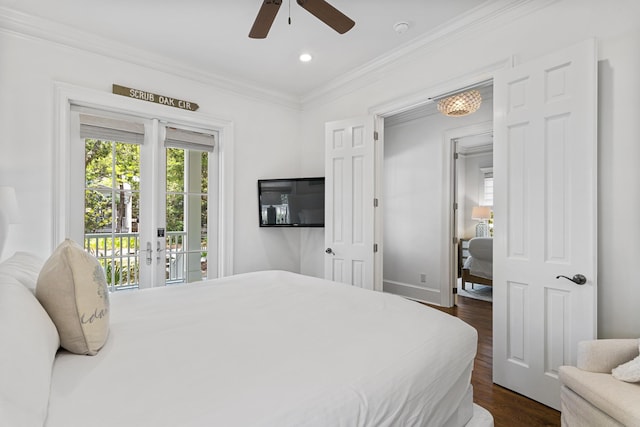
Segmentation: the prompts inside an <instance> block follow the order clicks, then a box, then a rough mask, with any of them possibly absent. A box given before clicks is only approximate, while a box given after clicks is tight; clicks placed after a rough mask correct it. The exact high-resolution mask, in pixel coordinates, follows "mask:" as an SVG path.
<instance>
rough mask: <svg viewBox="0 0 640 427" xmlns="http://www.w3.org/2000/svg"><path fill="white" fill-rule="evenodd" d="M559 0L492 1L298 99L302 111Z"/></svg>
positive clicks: (360, 87)
mask: <svg viewBox="0 0 640 427" xmlns="http://www.w3.org/2000/svg"><path fill="white" fill-rule="evenodd" d="M558 1H560V0H492V1H489V2H488V3H486V4H483V5H481V6H478V7H476V8H474V9H472V10H470V11H469V12H467V13H466V14H463V15H461V16H459V17H456V18H455V19H454V20H452V21H448V22H446V23H444V24H442V25H440V26H439V27H437V28H435V29H434V30H433V31H431V32H429V33H426V34H424V35H423V36H421V37H418V38H416V39H413V40H411V41H409V42H408V43H406V44H405V45H403V46H401V47H399V48H397V49H394V50H393V51H392V52H390V53H388V54H385V55H382V56H379V57H378V58H376V59H374V60H372V61H370V62H368V63H366V64H363V65H362V66H360V67H358V68H356V69H354V70H353V71H351V72H348V73H345V74H343V75H342V76H340V77H339V78H337V79H334V80H332V81H330V82H329V83H327V84H326V85H324V86H321V87H319V88H317V89H315V90H313V91H311V92H309V93H308V94H307V95H304V96H303V97H302V99H301V102H302V105H303V108H305V109H306V108H309V107H313V106H317V105H322V104H324V103H327V102H330V101H332V100H334V99H336V98H338V97H340V96H344V95H345V94H346V93H351V92H353V91H356V90H358V89H362V88H364V87H367V86H369V85H371V84H373V83H375V82H376V81H378V80H379V79H380V78H382V77H383V76H384V74H385V73H386V71H387V70H388V69H389V68H390V67H392V66H393V65H394V63H396V62H397V61H398V60H399V59H400V58H402V57H405V56H407V55H409V54H411V53H413V52H415V51H417V50H426V51H429V50H436V49H439V48H441V47H442V46H444V45H446V44H448V43H450V42H451V41H453V40H457V39H460V38H462V37H465V36H466V35H467V34H469V33H477V32H483V31H489V30H492V29H494V28H495V27H496V26H500V25H502V24H503V23H509V22H512V21H514V20H516V19H519V18H521V17H523V16H527V15H529V14H531V13H533V12H535V11H537V10H539V9H542V8H544V7H547V6H549V5H551V4H553V3H556V2H558Z"/></svg>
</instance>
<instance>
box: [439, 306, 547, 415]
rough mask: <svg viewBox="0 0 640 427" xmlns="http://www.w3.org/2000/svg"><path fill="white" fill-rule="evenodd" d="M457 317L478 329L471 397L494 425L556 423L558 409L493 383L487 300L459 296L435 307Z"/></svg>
mask: <svg viewBox="0 0 640 427" xmlns="http://www.w3.org/2000/svg"><path fill="white" fill-rule="evenodd" d="M431 307H434V308H437V309H438V310H441V311H444V312H446V313H449V314H451V315H453V316H456V317H458V318H460V319H462V320H463V321H465V322H467V323H468V324H470V325H471V326H473V327H474V328H476V330H477V331H478V354H477V356H476V360H475V364H474V368H473V376H472V378H471V383H472V384H473V400H474V402H475V403H477V404H478V405H480V406H482V407H483V408H485V409H487V410H488V411H489V412H491V414H492V415H493V419H494V423H495V426H496V427H507V426H509V427H512V426H523V427H524V426H526V427H530V426H531V427H533V426H559V425H560V412H558V411H556V410H555V409H551V408H549V407H548V406H545V405H543V404H541V403H538V402H535V401H533V400H531V399H528V398H526V397H524V396H522V395H520V394H518V393H514V392H512V391H510V390H507V389H506V388H503V387H500V386H498V385H495V384H493V382H492V375H493V374H492V371H493V367H492V366H493V364H492V360H493V353H492V346H493V320H492V305H491V303H490V302H486V301H479V300H475V299H471V298H465V297H462V296H458V302H457V306H456V307H452V308H443V307H435V306H431Z"/></svg>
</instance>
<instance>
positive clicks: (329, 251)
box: [324, 248, 336, 255]
mask: <svg viewBox="0 0 640 427" xmlns="http://www.w3.org/2000/svg"><path fill="white" fill-rule="evenodd" d="M324 253H326V254H329V255H335V254H336V253H335V252H333V249H331V248H327V249H326V250H325V251H324Z"/></svg>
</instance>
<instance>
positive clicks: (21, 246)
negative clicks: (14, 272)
mask: <svg viewBox="0 0 640 427" xmlns="http://www.w3.org/2000/svg"><path fill="white" fill-rule="evenodd" d="M0 64H2V65H1V67H0V93H1V94H2V96H1V97H0V128H2V130H3V136H2V138H0V153H1V154H0V185H9V186H13V187H15V189H16V193H17V198H18V203H19V205H20V211H21V213H22V218H23V220H22V223H21V224H18V225H13V226H11V228H10V233H9V238H8V241H7V245H6V247H5V251H4V254H0V255H3V258H6V257H7V256H9V255H11V253H13V252H14V251H18V250H25V251H31V252H35V253H37V254H39V255H40V256H42V257H46V256H47V255H48V254H49V253H50V252H51V249H52V247H53V245H54V243H56V242H52V239H53V237H52V230H53V229H52V188H51V182H52V177H53V162H52V155H53V153H54V147H53V144H54V140H55V138H54V120H55V105H54V91H53V88H54V82H65V83H69V84H73V85H77V86H81V87H84V88H89V89H94V90H99V91H104V92H110V91H111V85H112V83H118V84H121V85H125V86H129V87H135V88H139V89H144V90H147V91H151V92H155V93H160V94H164V95H167V96H174V97H176V98H180V99H186V100H190V101H194V102H197V103H198V104H199V105H200V110H199V112H202V113H205V114H208V115H211V116H213V117H217V118H221V119H226V120H231V121H233V122H234V125H235V165H234V168H235V177H234V179H235V194H234V197H233V200H232V201H231V202H232V203H234V212H235V218H234V234H235V239H234V242H233V245H234V271H235V272H246V271H253V270H260V269H271V268H277V269H284V270H290V271H299V269H300V232H299V231H298V230H280V229H260V228H259V227H258V207H257V185H256V180H257V179H258V178H272V177H289V176H298V175H299V174H300V167H299V166H300V165H299V162H298V159H299V157H300V146H299V140H300V138H299V126H298V124H297V123H298V118H299V114H300V113H299V111H297V110H292V109H288V108H285V107H281V106H278V105H272V104H268V103H266V102H263V101H258V100H252V99H249V98H246V97H242V96H238V95H237V94H233V93H230V92H228V91H223V90H216V89H214V88H212V87H210V86H209V85H206V84H202V83H198V82H195V81H193V80H189V79H185V78H179V77H176V76H175V75H172V74H168V73H163V72H160V71H155V70H153V69H149V68H145V67H141V66H137V65H133V64H130V63H126V62H123V61H119V60H116V59H112V58H108V57H104V56H100V55H96V54H92V53H88V52H84V51H81V50H78V49H73V48H68V47H64V46H61V45H56V44H53V43H51V42H46V41H43V40H40V39H33V38H30V37H23V36H20V35H15V34H13V33H10V32H5V31H0ZM140 102H143V101H140ZM167 108H170V107H167Z"/></svg>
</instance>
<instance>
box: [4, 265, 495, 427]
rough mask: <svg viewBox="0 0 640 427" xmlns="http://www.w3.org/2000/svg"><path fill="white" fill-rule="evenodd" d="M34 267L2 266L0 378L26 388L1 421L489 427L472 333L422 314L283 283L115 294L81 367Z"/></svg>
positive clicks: (297, 278)
mask: <svg viewBox="0 0 640 427" xmlns="http://www.w3.org/2000/svg"><path fill="white" fill-rule="evenodd" d="M34 259H35V258H34V257H31V256H27V255H25V254H19V255H18V259H17V261H16V257H14V258H12V259H10V260H8V261H7V262H5V263H3V264H0V333H2V335H3V337H2V339H3V342H4V343H7V341H10V340H12V339H13V340H14V341H15V343H13V347H12V348H13V351H12V354H10V355H9V354H4V355H3V356H2V359H0V361H1V364H2V365H1V366H0V369H1V372H0V373H1V374H2V375H5V376H6V377H8V380H9V382H18V381H21V383H20V384H13V383H9V384H8V383H7V382H6V381H3V384H2V386H0V387H1V388H2V402H1V405H2V407H1V409H2V412H0V417H4V418H0V419H2V420H3V421H11V420H15V421H16V422H24V423H25V424H16V425H25V426H26V425H38V426H45V427H74V426H86V425H91V426H94V427H96V426H104V427H113V426H118V427H129V426H131V427H133V426H135V427H140V426H153V427H161V426H167V427H169V426H171V427H175V426H185V427H188V426H193V427H196V426H197V427H200V426H205V425H206V426H399V425H402V426H464V425H492V424H481V423H475V424H474V422H477V421H478V420H479V419H484V420H485V421H486V420H487V419H488V420H490V418H491V417H490V415H489V416H487V414H486V411H483V410H482V409H481V408H479V407H477V406H476V407H475V410H476V415H477V416H476V417H475V418H473V419H472V417H473V415H474V405H473V403H472V400H473V393H472V387H471V384H470V379H471V371H472V368H473V360H474V357H475V353H476V341H477V335H476V331H475V330H474V329H473V328H471V327H470V326H468V325H467V324H465V323H464V322H462V321H460V320H459V319H457V318H455V317H452V316H449V315H447V314H444V313H442V312H440V311H438V310H434V309H431V308H429V307H426V306H424V305H422V304H419V303H416V302H413V301H409V300H406V299H404V298H401V297H398V296H393V295H389V294H384V293H379V292H373V291H367V290H363V289H359V288H355V287H351V286H347V285H344V284H340V283H336V282H331V281H327V280H323V279H318V278H312V277H307V276H302V275H299V274H294V273H288V272H284V271H266V272H256V273H247V274H240V275H236V276H231V277H227V278H222V279H216V280H209V281H204V282H201V283H197V284H189V285H178V286H170V287H161V288H154V289H149V290H140V291H121V292H117V293H114V294H111V295H110V310H109V311H110V313H109V315H110V319H109V332H108V338H107V339H106V341H105V342H104V345H103V346H102V348H100V349H99V350H98V351H97V353H96V354H95V355H93V356H88V355H84V354H73V353H70V352H68V351H66V350H63V349H60V350H58V348H57V345H58V344H57V343H58V342H57V341H55V338H56V337H54V336H53V335H52V331H51V327H50V325H49V324H48V323H47V321H48V319H47V317H46V312H45V311H44V310H42V308H41V307H40V308H38V307H37V306H36V305H35V303H38V300H37V299H36V298H35V297H34V296H33V292H32V290H33V286H35V277H34V274H37V270H38V267H37V266H35V265H34V262H35V261H33V260H34ZM21 264H28V265H26V266H25V265H21ZM36 277H37V276H36ZM19 288H23V290H20V289H19ZM29 288H30V289H29ZM25 290H26V292H25ZM10 304H11V307H14V308H13V309H7V308H8V307H9V305H10ZM43 313H44V315H43ZM11 317H13V318H11ZM8 324H11V325H13V326H11V327H9V326H7V325H8ZM16 328H17V329H18V330H17V331H16ZM53 331H54V332H55V328H53ZM4 348H9V347H4ZM52 349H53V352H52ZM3 352H5V350H3ZM8 364H14V366H16V367H15V368H14V369H13V370H11V369H9V368H8V366H9V365H8ZM21 364H22V365H21ZM34 366H35V367H36V369H34ZM25 376H26V378H25V379H23V380H19V378H23V377H25ZM29 388H32V390H30V391H29V390H27V389H29ZM45 389H46V393H45ZM22 398H24V399H25V400H24V401H22V400H21V399H22ZM27 399H28V400H27ZM479 411H480V412H479ZM474 420H475V421H474ZM0 424H2V423H1V422H0ZM2 425H4V424H2ZM9 425H13V424H9Z"/></svg>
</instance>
